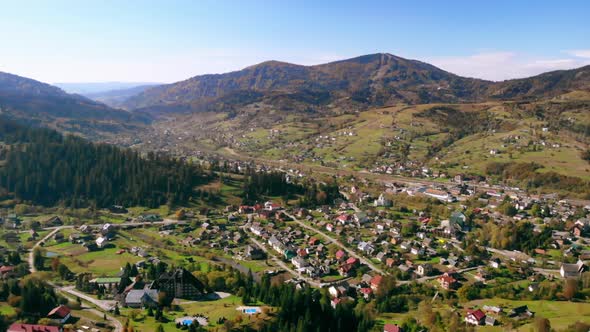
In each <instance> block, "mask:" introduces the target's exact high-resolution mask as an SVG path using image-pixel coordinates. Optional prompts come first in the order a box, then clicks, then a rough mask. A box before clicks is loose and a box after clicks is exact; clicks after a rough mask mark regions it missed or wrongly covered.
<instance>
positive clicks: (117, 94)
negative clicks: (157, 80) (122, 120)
mask: <svg viewBox="0 0 590 332" xmlns="http://www.w3.org/2000/svg"><path fill="white" fill-rule="evenodd" d="M154 86H157V84H149V85H140V86H134V87H131V88H125V89H117V90H109V91H102V92H94V93H86V94H85V96H86V97H88V98H90V99H92V100H95V101H98V102H101V103H103V104H106V105H108V106H111V107H115V108H123V107H124V106H125V105H124V102H125V101H126V100H127V99H129V98H131V97H133V96H135V95H138V94H140V93H142V92H144V91H145V90H147V89H149V88H153V87H154Z"/></svg>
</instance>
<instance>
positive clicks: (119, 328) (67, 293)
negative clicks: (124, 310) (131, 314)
mask: <svg viewBox="0 0 590 332" xmlns="http://www.w3.org/2000/svg"><path fill="white" fill-rule="evenodd" d="M49 284H50V285H51V286H53V287H54V288H55V289H56V290H57V291H58V292H60V293H62V295H63V296H64V297H66V298H67V299H69V300H70V301H72V302H77V301H78V299H77V298H74V297H72V296H78V295H77V293H78V292H72V290H70V289H68V288H69V287H59V286H57V285H55V284H53V283H49ZM80 298H81V299H86V296H84V297H82V296H80ZM91 299H92V298H91ZM92 300H94V299H92ZM96 301H98V300H96ZM88 302H90V303H91V304H94V305H96V304H95V303H94V301H88ZM82 309H83V310H86V311H90V312H92V313H94V314H95V315H97V316H99V317H101V316H103V315H105V316H106V318H107V320H108V321H109V322H110V323H111V324H112V325H113V326H114V327H115V329H114V330H113V331H114V332H123V324H121V322H120V321H119V320H118V319H116V318H115V317H113V316H111V315H109V314H108V313H106V312H103V311H99V310H97V309H95V308H91V307H86V308H84V307H83V308H82Z"/></svg>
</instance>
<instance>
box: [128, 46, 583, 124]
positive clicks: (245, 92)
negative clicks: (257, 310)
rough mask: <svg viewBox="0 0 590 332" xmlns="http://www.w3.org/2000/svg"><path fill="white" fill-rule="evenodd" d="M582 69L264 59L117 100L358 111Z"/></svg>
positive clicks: (481, 95) (535, 84)
mask: <svg viewBox="0 0 590 332" xmlns="http://www.w3.org/2000/svg"><path fill="white" fill-rule="evenodd" d="M589 68H590V67H583V68H580V69H576V70H568V71H557V72H551V73H546V74H542V75H538V76H535V77H532V78H526V79H521V80H510V81H505V82H491V81H485V80H479V79H473V78H465V77H461V76H458V75H455V74H452V73H449V72H446V71H444V70H442V69H440V68H437V67H435V66H432V65H430V64H427V63H423V62H420V61H416V60H408V59H404V58H401V57H397V56H395V55H391V54H381V53H380V54H371V55H365V56H360V57H357V58H353V59H348V60H342V61H337V62H332V63H327V64H322V65H316V66H301V65H295V64H290V63H284V62H278V61H268V62H264V63H261V64H258V65H255V66H251V67H247V68H245V69H243V70H240V71H235V72H230V73H225V74H216V75H202V76H196V77H193V78H190V79H188V80H185V81H182V82H178V83H174V84H169V85H162V86H158V87H154V88H151V89H147V90H146V91H144V92H143V93H140V94H138V95H136V96H133V97H131V98H129V99H128V100H127V101H126V102H125V103H124V104H123V105H124V107H125V108H127V109H144V110H148V111H151V112H156V113H157V112H190V111H203V110H213V111H229V110H233V109H238V108H240V107H243V106H246V105H252V104H258V105H262V104H265V105H270V106H271V107H274V108H277V109H280V110H293V111H307V112H309V111H310V110H313V111H329V110H336V111H347V110H360V109H367V108H371V107H380V106H386V105H394V104H396V103H408V104H425V103H460V102H478V101H487V100H489V99H522V98H533V97H545V96H556V95H559V94H562V93H564V92H567V91H571V90H575V89H589V88H590V80H589V78H588V77H589V76H590V74H589V73H590V69H589Z"/></svg>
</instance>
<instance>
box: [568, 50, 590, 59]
mask: <svg viewBox="0 0 590 332" xmlns="http://www.w3.org/2000/svg"><path fill="white" fill-rule="evenodd" d="M565 53H567V54H569V55H573V56H575V57H578V58H590V50H570V51H565Z"/></svg>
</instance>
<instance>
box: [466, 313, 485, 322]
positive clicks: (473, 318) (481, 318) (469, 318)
mask: <svg viewBox="0 0 590 332" xmlns="http://www.w3.org/2000/svg"><path fill="white" fill-rule="evenodd" d="M485 319H486V314H485V313H484V312H483V311H481V310H480V309H477V310H468V311H467V315H466V316H465V322H466V323H468V324H471V325H484V324H485Z"/></svg>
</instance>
